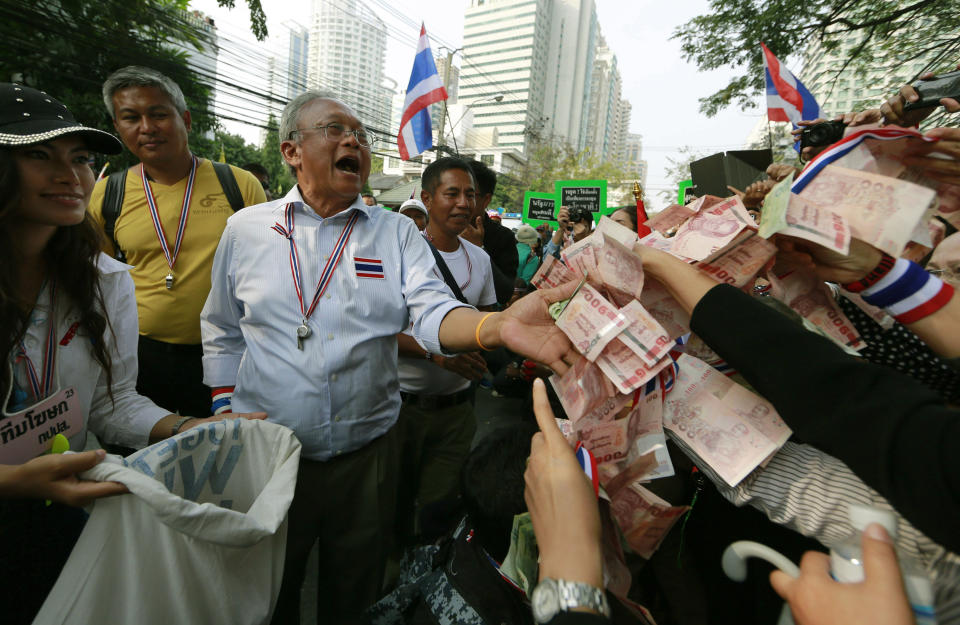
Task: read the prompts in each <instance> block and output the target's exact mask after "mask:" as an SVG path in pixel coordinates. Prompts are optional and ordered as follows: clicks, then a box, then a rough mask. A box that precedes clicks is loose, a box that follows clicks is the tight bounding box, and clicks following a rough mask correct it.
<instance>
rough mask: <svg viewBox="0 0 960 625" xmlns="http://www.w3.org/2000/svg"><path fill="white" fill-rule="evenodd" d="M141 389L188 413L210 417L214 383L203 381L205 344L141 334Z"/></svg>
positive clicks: (162, 404)
mask: <svg viewBox="0 0 960 625" xmlns="http://www.w3.org/2000/svg"><path fill="white" fill-rule="evenodd" d="M137 357H138V359H139V361H140V371H139V374H138V375H137V392H138V393H140V394H141V395H144V396H146V397H149V398H150V399H152V400H153V403H155V404H156V405H158V406H160V407H161V408H166V409H167V410H169V411H170V412H176V413H178V414H182V415H184V416H191V417H201V418H202V417H209V416H210V405H211V403H212V400H211V398H210V387H208V386H206V385H205V384H204V383H203V364H202V362H201V359H202V358H203V347H202V346H200V345H178V344H173V343H164V342H162V341H156V340H154V339H151V338H148V337H146V336H141V337H140V344H139V347H138V348H137Z"/></svg>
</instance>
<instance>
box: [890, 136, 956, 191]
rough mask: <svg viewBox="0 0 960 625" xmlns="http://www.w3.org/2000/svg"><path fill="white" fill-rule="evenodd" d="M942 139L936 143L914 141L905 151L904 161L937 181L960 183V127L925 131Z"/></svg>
mask: <svg viewBox="0 0 960 625" xmlns="http://www.w3.org/2000/svg"><path fill="white" fill-rule="evenodd" d="M925 134H926V136H928V137H937V138H938V139H940V140H939V141H937V142H936V143H925V142H920V141H915V142H912V145H910V147H908V148H907V149H906V150H905V151H904V153H903V157H904V158H903V162H904V164H906V165H911V166H913V167H917V168H919V169H921V170H923V175H924V176H926V177H927V178H930V179H932V180H936V181H937V182H946V183H948V184H954V185H960V128H934V129H932V130H930V131H928V132H926V133H925Z"/></svg>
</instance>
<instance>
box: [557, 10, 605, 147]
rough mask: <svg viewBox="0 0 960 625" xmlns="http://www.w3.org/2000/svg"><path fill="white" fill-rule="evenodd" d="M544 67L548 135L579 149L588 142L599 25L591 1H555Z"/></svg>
mask: <svg viewBox="0 0 960 625" xmlns="http://www.w3.org/2000/svg"><path fill="white" fill-rule="evenodd" d="M552 17H553V20H552V24H551V32H550V50H549V52H548V53H547V58H548V59H550V61H549V64H548V67H547V84H546V94H545V100H544V102H545V105H544V109H545V113H544V115H545V116H546V117H547V118H548V134H549V135H552V136H553V137H555V138H558V139H563V140H565V141H567V142H568V143H570V144H571V145H573V146H574V147H576V148H578V149H580V148H583V147H584V146H586V144H587V127H588V125H589V120H590V115H591V114H592V113H591V111H590V84H591V82H592V78H593V76H592V75H593V63H594V59H595V58H596V50H597V43H598V39H599V35H600V28H599V26H598V24H597V7H596V4H595V3H594V0H554V2H553V16H552Z"/></svg>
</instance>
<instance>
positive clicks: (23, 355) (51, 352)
mask: <svg viewBox="0 0 960 625" xmlns="http://www.w3.org/2000/svg"><path fill="white" fill-rule="evenodd" d="M56 298H57V285H56V283H55V282H51V283H50V317H49V319H48V320H47V321H48V323H47V343H46V345H45V347H44V351H43V376H42V377H39V376H37V370H36V368H35V367H34V366H33V361H32V360H30V357H29V356H27V348H26V347H25V346H24V344H23V340H22V339H21V340H20V345H19V346H18V352H19V354H18V355H19V358H18V360H22V361H23V362H24V364H25V365H26V369H27V380H28V381H29V382H30V390H31V391H33V397H34V398H35V399H36V401H40V400H41V399H44V398H45V397H48V396H49V395H50V393H51V392H52V391H53V377H54V371H55V369H56V366H55V365H56V360H57V337H56V333H57V322H56V319H55V318H54V313H55V310H54V303H55V302H56Z"/></svg>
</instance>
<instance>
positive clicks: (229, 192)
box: [210, 161, 246, 212]
mask: <svg viewBox="0 0 960 625" xmlns="http://www.w3.org/2000/svg"><path fill="white" fill-rule="evenodd" d="M210 162H211V163H213V171H215V172H216V174H217V180H219V181H220V188H221V189H223V194H224V195H225V196H227V202H229V203H230V208H231V209H233V212H237V211H238V210H240V209H241V208H243V207H244V206H246V203H245V201H244V199H243V194H242V193H240V187H239V186H237V179H236V177H235V176H234V175H233V170H232V169H230V166H229V165H227V164H226V163H218V162H216V161H210Z"/></svg>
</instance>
